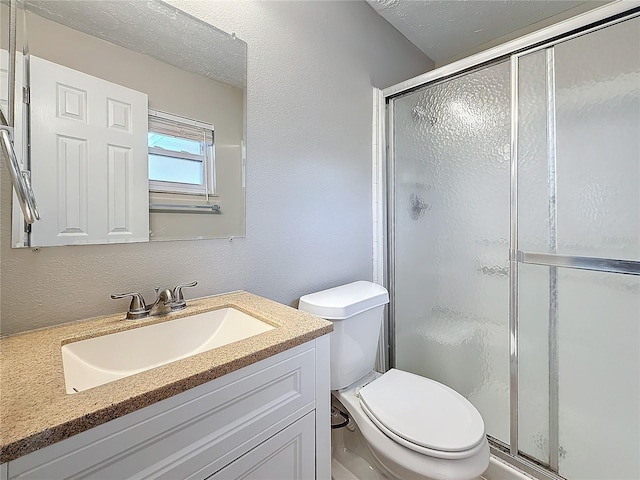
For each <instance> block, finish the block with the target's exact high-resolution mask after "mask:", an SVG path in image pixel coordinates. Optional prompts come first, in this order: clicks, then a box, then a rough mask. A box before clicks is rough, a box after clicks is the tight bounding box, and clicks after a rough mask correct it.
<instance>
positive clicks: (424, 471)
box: [299, 281, 489, 480]
mask: <svg viewBox="0 0 640 480" xmlns="http://www.w3.org/2000/svg"><path fill="white" fill-rule="evenodd" d="M388 301H389V297H388V293H387V291H386V289H384V288H383V287H381V286H380V285H376V284H373V283H371V282H363V281H361V282H354V283H351V284H348V285H343V286H340V287H335V288H331V289H329V290H324V291H321V292H317V293H312V294H310V295H305V296H303V297H301V298H300V304H299V308H300V310H304V311H307V312H309V313H313V314H315V315H317V316H319V317H321V318H325V319H327V320H330V321H332V322H333V326H334V331H333V332H332V333H331V336H330V343H331V358H330V360H331V362H330V363H331V388H332V390H333V392H332V393H333V396H334V397H335V398H336V399H337V400H338V401H339V402H340V403H341V404H342V405H343V406H344V408H345V409H346V411H347V412H348V414H349V416H350V417H351V419H352V420H353V421H354V422H355V423H356V425H357V427H358V429H359V430H360V432H361V433H362V437H363V440H364V443H365V444H366V446H367V448H368V450H369V451H370V453H371V457H372V459H373V465H372V466H373V467H374V468H376V469H377V470H379V471H380V472H381V473H382V474H384V475H385V476H387V477H390V478H397V479H411V480H471V479H475V478H477V477H479V476H480V475H481V474H482V473H483V472H484V471H485V470H486V468H487V467H488V465H489V445H488V442H487V438H486V435H485V430H484V422H483V420H482V417H481V416H480V413H479V412H478V411H477V410H476V409H475V407H474V406H473V405H472V404H471V403H470V402H469V401H468V400H467V399H465V398H464V397H463V396H462V395H460V394H459V393H457V392H455V391H454V390H452V389H450V388H449V387H447V386H445V385H442V384H441V383H438V382H435V381H433V380H430V379H427V378H424V377H421V376H418V375H414V374H412V373H409V372H404V371H402V370H397V369H391V370H389V371H388V372H386V373H384V374H380V373H377V372H374V371H373V367H374V365H375V356H376V349H377V345H378V332H379V331H380V326H381V323H382V317H383V310H384V305H385V304H387V303H388Z"/></svg>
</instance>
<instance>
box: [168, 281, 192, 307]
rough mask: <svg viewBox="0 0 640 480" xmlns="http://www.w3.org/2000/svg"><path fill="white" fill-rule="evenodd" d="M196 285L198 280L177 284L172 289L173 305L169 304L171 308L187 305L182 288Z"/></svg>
mask: <svg viewBox="0 0 640 480" xmlns="http://www.w3.org/2000/svg"><path fill="white" fill-rule="evenodd" d="M196 285H198V282H191V283H186V284H184V285H177V286H176V287H175V288H174V289H173V305H172V306H171V310H182V309H183V308H186V307H187V302H186V301H185V299H184V296H183V295H182V289H183V288H186V287H195V286H196Z"/></svg>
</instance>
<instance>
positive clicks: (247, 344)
mask: <svg viewBox="0 0 640 480" xmlns="http://www.w3.org/2000/svg"><path fill="white" fill-rule="evenodd" d="M223 308H234V309H237V310H240V311H243V312H244V313H246V314H248V315H251V316H253V317H255V318H258V319H260V320H262V321H263V322H265V323H268V324H270V325H272V326H274V327H275V328H273V329H271V330H269V331H266V332H264V333H260V334H258V335H254V336H251V337H249V338H246V339H244V340H241V341H237V342H233V343H230V344H227V345H223V346H220V347H217V348H214V349H212V350H208V351H205V352H202V353H198V354H196V355H193V356H189V357H187V358H184V359H182V360H178V361H175V362H172V363H168V364H166V365H162V366H159V367H157V368H153V369H149V370H147V371H144V372H141V373H137V374H135V375H130V376H127V377H125V378H121V379H119V380H116V381H113V382H110V383H106V384H104V385H99V386H97V387H94V388H89V389H87V390H84V391H80V392H78V393H73V394H68V393H66V388H65V380H64V370H63V363H62V354H61V349H62V345H63V344H69V343H73V342H77V341H80V340H84V339H87V338H94V337H100V336H103V335H109V334H112V333H114V332H121V331H123V330H125V331H126V330H129V329H132V328H137V327H140V326H144V325H147V324H156V323H160V322H167V321H169V322H170V321H172V320H174V319H178V318H180V317H185V316H190V315H196V314H199V313H202V312H207V311H212V310H219V309H223ZM122 318H123V314H120V315H117V316H110V317H103V318H97V319H91V320H87V321H83V322H78V323H72V324H66V325H62V326H59V327H54V328H50V329H45V330H40V331H34V332H27V333H25V334H20V335H16V336H14V337H8V338H4V339H2V340H0V347H1V348H0V351H1V355H2V359H1V361H2V377H1V382H2V384H1V385H0V387H1V402H2V403H1V405H0V407H1V414H2V426H1V430H0V432H1V438H0V440H1V443H0V448H1V450H0V455H1V456H0V461H1V462H3V463H2V464H1V465H0V479H1V480H8V479H17V478H46V479H54V478H70V477H73V478H154V479H160V478H163V479H175V478H185V479H187V478H189V479H205V478H225V479H226V478H237V477H242V478H255V479H264V478H278V479H288V478H291V479H303V478H304V479H308V478H318V479H328V478H330V429H329V425H330V420H329V408H330V407H329V403H330V388H329V341H328V336H327V335H326V334H328V333H329V332H330V331H331V329H332V327H331V324H330V323H329V322H325V321H323V320H320V319H318V318H316V317H314V316H312V315H309V314H306V313H304V312H300V311H298V310H295V309H292V308H290V307H287V306H285V305H281V304H278V303H275V302H272V301H270V300H266V299H263V298H261V297H258V296H255V295H252V294H249V293H246V292H236V293H230V294H225V295H219V296H215V297H208V298H203V299H199V300H196V301H193V302H191V303H190V305H189V307H188V308H187V309H186V310H184V311H182V312H180V313H177V314H170V315H168V316H165V317H158V318H150V319H148V320H145V321H143V322H142V324H141V323H138V322H135V321H134V322H131V321H124V320H122ZM205 340H206V339H203V341H205ZM113 355H117V356H126V355H127V352H126V350H123V351H114V352H113Z"/></svg>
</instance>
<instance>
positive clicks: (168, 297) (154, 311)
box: [149, 288, 173, 316]
mask: <svg viewBox="0 0 640 480" xmlns="http://www.w3.org/2000/svg"><path fill="white" fill-rule="evenodd" d="M154 290H155V292H156V301H155V302H153V305H151V307H149V316H152V315H166V314H167V313H169V312H170V311H171V305H172V304H173V293H171V290H169V289H168V288H165V289H163V290H160V289H159V288H155V289H154Z"/></svg>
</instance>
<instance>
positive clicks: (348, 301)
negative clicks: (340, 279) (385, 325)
mask: <svg viewBox="0 0 640 480" xmlns="http://www.w3.org/2000/svg"><path fill="white" fill-rule="evenodd" d="M387 303H389V293H388V292H387V289H386V288H384V287H383V286H381V285H377V284H375V283H372V282H367V281H363V280H361V281H358V282H353V283H349V284H347V285H341V286H339V287H334V288H329V289H328V290H322V291H321V292H316V293H310V294H309V295H304V296H303V297H300V304H299V306H298V308H299V309H300V310H303V311H305V312H309V313H312V314H313V315H316V316H318V317H321V318H326V319H327V320H343V319H345V318H349V317H352V316H354V315H357V314H358V313H362V312H364V311H366V310H370V309H372V308H375V307H379V306H381V305H385V304H387Z"/></svg>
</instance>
